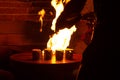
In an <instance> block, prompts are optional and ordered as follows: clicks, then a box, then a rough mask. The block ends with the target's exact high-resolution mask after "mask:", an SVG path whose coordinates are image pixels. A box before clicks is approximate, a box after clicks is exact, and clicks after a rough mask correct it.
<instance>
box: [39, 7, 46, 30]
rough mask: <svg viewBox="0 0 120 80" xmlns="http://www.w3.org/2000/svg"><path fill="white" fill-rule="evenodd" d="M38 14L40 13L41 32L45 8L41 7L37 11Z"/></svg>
mask: <svg viewBox="0 0 120 80" xmlns="http://www.w3.org/2000/svg"><path fill="white" fill-rule="evenodd" d="M38 15H40V18H39V21H40V22H41V27H40V32H42V26H43V18H44V15H45V10H44V9H42V10H40V11H39V12H38Z"/></svg>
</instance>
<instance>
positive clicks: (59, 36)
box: [47, 0, 76, 51]
mask: <svg viewBox="0 0 120 80" xmlns="http://www.w3.org/2000/svg"><path fill="white" fill-rule="evenodd" d="M69 1H70V0H52V1H51V5H52V6H53V7H54V8H55V10H56V17H55V18H54V19H53V22H52V26H51V29H52V30H54V31H55V27H56V26H55V25H56V21H57V19H58V17H59V16H60V14H61V13H62V11H63V10H64V5H63V3H64V4H67V3H68V2H69ZM75 31H76V27H75V25H74V26H72V27H71V28H70V29H68V28H64V29H62V30H59V32H57V33H55V34H54V35H53V36H52V37H50V39H49V40H48V42H47V48H48V49H51V50H52V51H55V50H65V49H66V48H67V47H68V46H69V42H70V39H71V35H72V34H73V32H75Z"/></svg>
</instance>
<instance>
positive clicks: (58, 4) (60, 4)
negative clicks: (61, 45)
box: [51, 0, 70, 31]
mask: <svg viewBox="0 0 120 80" xmlns="http://www.w3.org/2000/svg"><path fill="white" fill-rule="evenodd" d="M69 1H70V0H52V1H51V5H52V6H53V7H54V9H55V10H56V16H55V18H54V19H53V22H52V26H51V30H53V31H55V29H56V26H55V24H56V21H57V19H58V17H59V16H60V14H61V13H62V12H63V10H64V3H65V4H67V3H68V2H69Z"/></svg>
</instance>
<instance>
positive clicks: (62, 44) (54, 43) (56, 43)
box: [47, 26, 76, 51]
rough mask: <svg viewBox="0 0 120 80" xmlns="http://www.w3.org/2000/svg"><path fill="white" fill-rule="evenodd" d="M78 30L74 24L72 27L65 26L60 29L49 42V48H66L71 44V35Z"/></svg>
mask: <svg viewBox="0 0 120 80" xmlns="http://www.w3.org/2000/svg"><path fill="white" fill-rule="evenodd" d="M75 31H76V27H75V26H73V27H71V28H70V29H68V28H65V29H62V30H59V32H58V33H56V34H54V35H53V36H52V37H51V38H50V39H49V40H48V43H47V48H48V49H51V50H53V51H55V50H65V49H66V48H67V47H68V46H69V42H70V39H71V35H72V34H73V32H75Z"/></svg>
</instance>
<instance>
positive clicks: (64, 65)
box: [10, 52, 82, 80]
mask: <svg viewBox="0 0 120 80" xmlns="http://www.w3.org/2000/svg"><path fill="white" fill-rule="evenodd" d="M81 60H82V56H81V55H79V54H74V55H73V60H65V61H56V62H55V63H52V62H51V61H50V60H48V61H44V60H37V61H34V60H32V52H24V53H19V54H14V55H11V56H10V65H11V68H12V70H13V72H14V74H15V75H16V76H17V78H18V79H19V80H22V79H23V80H24V79H27V80H76V78H77V75H78V73H79V70H80V62H81Z"/></svg>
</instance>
